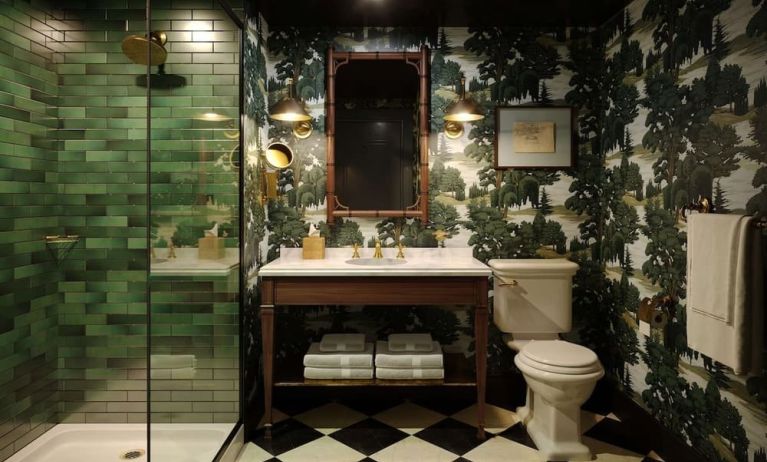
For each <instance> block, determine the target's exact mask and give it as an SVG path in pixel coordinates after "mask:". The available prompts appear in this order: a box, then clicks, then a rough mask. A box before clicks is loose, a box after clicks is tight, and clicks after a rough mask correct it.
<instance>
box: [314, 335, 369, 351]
mask: <svg viewBox="0 0 767 462" xmlns="http://www.w3.org/2000/svg"><path fill="white" fill-rule="evenodd" d="M364 350H365V334H325V335H323V336H322V340H320V351H323V352H325V351H364Z"/></svg>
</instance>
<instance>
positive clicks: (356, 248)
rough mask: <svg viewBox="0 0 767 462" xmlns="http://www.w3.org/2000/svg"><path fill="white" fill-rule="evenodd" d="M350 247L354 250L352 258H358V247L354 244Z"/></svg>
mask: <svg viewBox="0 0 767 462" xmlns="http://www.w3.org/2000/svg"><path fill="white" fill-rule="evenodd" d="M352 247H353V248H354V253H353V254H352V258H360V245H359V244H357V243H356V242H355V243H354V244H353V245H352Z"/></svg>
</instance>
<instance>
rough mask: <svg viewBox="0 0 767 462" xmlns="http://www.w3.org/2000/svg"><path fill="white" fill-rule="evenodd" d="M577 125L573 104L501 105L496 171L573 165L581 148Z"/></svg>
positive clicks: (497, 112) (496, 147) (496, 123)
mask: <svg viewBox="0 0 767 462" xmlns="http://www.w3.org/2000/svg"><path fill="white" fill-rule="evenodd" d="M576 126H577V123H576V112H575V108H573V107H572V106H498V107H496V108H495V142H494V153H493V166H494V168H495V169H496V170H504V169H511V168H524V169H557V170H558V169H565V168H572V167H574V166H575V153H576V151H577V149H578V138H577V132H576V130H575V129H574V128H575V127H576Z"/></svg>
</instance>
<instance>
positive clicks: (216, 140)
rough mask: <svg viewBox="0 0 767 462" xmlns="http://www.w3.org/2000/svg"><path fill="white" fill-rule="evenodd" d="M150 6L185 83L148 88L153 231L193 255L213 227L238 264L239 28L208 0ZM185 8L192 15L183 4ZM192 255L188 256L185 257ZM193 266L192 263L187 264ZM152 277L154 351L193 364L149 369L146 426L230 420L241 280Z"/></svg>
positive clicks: (173, 71) (169, 67)
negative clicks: (181, 5) (182, 367)
mask: <svg viewBox="0 0 767 462" xmlns="http://www.w3.org/2000/svg"><path fill="white" fill-rule="evenodd" d="M184 7H185V8H178V6H177V2H173V4H170V2H160V1H155V2H154V3H153V13H152V14H153V16H152V18H153V21H152V29H153V30H158V29H162V30H165V31H166V32H167V33H168V43H167V44H166V49H168V51H169V53H168V61H167V64H166V65H165V72H166V73H168V74H170V75H174V76H180V77H182V78H184V79H185V80H186V85H185V86H183V87H179V88H172V89H161V88H157V87H154V88H153V89H152V130H151V138H152V140H151V142H152V165H151V175H152V185H151V186H152V197H151V207H152V223H151V225H152V227H153V236H155V238H154V240H153V245H154V246H156V247H159V248H155V255H156V256H157V257H158V258H160V259H162V258H164V257H166V256H167V254H168V252H169V250H168V249H167V248H165V245H166V243H172V244H174V245H176V246H180V247H190V249H187V248H181V249H179V250H178V251H177V253H178V255H179V257H180V258H179V261H181V260H183V256H184V255H188V254H191V255H192V256H194V257H196V255H197V249H196V247H197V245H198V239H199V238H201V237H203V230H207V229H211V228H213V227H214V226H218V235H219V236H221V238H222V239H223V243H224V244H225V245H226V247H227V248H228V249H229V250H228V254H227V260H232V259H234V261H236V260H237V259H238V257H237V256H236V253H237V252H236V249H234V247H237V246H238V245H239V238H238V232H239V208H238V202H239V196H238V189H239V188H238V171H239V170H238V168H239V167H238V165H239V128H240V119H239V59H240V56H239V50H240V43H239V40H240V31H239V28H238V27H237V26H236V25H235V23H234V22H232V21H231V20H230V19H229V17H228V16H227V14H226V13H225V12H224V10H222V9H221V8H219V7H218V5H217V2H216V1H215V0H208V1H205V0H192V1H191V2H185V4H184ZM189 8H191V11H190V9H189ZM193 261H195V260H193ZM193 264H194V263H193ZM238 277H239V276H238V268H237V267H232V268H231V269H230V271H228V272H227V273H226V274H221V275H218V276H211V275H209V276H180V275H163V276H159V275H153V276H152V284H151V318H152V326H151V336H152V351H151V353H152V355H162V356H165V355H176V357H177V358H183V357H193V358H194V362H195V370H194V373H193V374H191V375H190V374H189V373H188V371H187V372H185V371H181V370H178V371H171V372H170V377H169V376H168V371H164V370H161V369H153V371H152V376H151V377H152V380H151V383H150V387H151V390H152V394H151V403H150V408H151V412H152V414H151V420H152V422H153V423H191V422H194V423H235V422H237V420H238V417H239V413H238V409H239V406H238V403H239V359H238V358H239V348H238V345H239V321H238V316H239V303H238V294H239V287H238V283H239V279H238Z"/></svg>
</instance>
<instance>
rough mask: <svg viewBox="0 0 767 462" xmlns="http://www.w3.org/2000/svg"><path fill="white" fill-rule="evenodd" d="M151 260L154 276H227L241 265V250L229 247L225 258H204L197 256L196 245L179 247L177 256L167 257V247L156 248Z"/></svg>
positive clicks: (151, 270) (151, 272)
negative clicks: (155, 255) (154, 256)
mask: <svg viewBox="0 0 767 462" xmlns="http://www.w3.org/2000/svg"><path fill="white" fill-rule="evenodd" d="M155 253H156V254H157V257H158V258H156V259H153V260H152V261H151V262H150V266H149V268H150V270H149V274H150V275H152V276H214V277H218V276H227V275H229V273H231V272H232V270H234V269H235V268H237V267H238V266H239V265H240V250H239V249H237V248H227V249H226V253H225V255H224V258H219V259H217V260H204V259H200V258H198V257H197V255H198V250H197V248H196V247H189V248H186V247H184V248H177V249H176V258H171V259H167V258H166V255H167V253H168V250H167V249H156V250H155Z"/></svg>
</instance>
